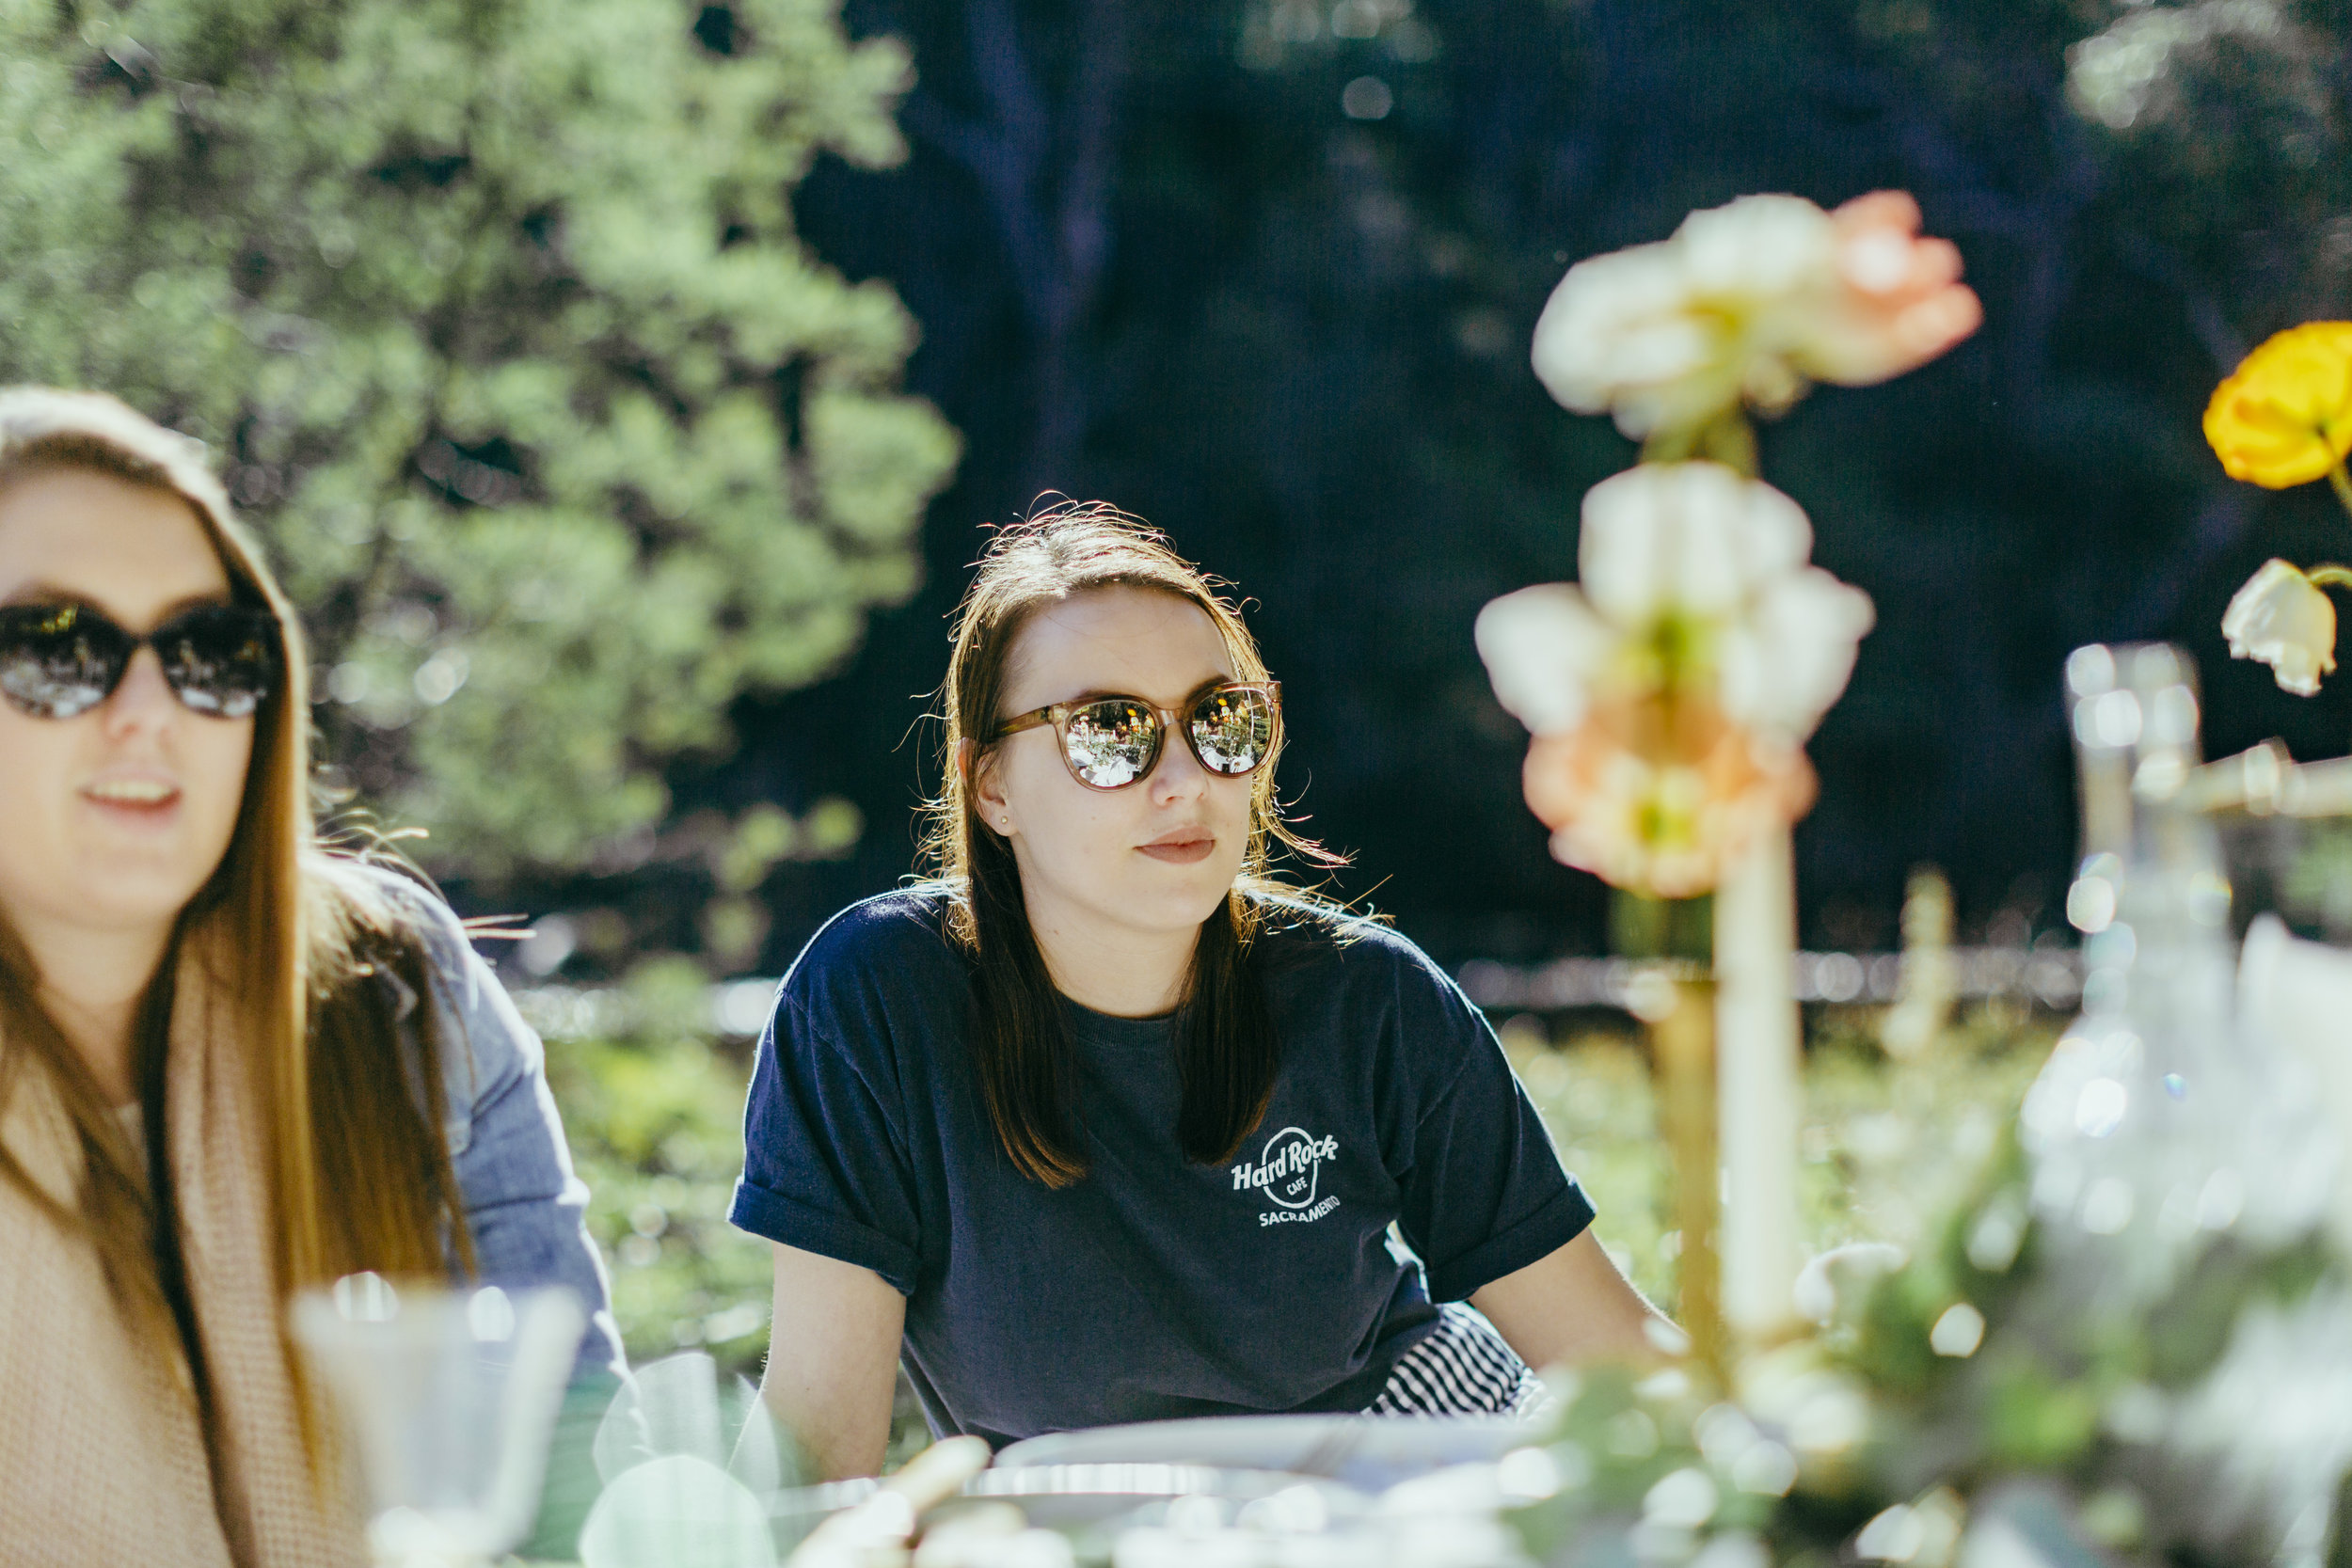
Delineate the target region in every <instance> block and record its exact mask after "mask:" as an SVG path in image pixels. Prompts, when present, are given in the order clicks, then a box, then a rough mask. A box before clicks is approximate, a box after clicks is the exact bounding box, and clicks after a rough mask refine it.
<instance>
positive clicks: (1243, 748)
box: [992, 681, 1282, 790]
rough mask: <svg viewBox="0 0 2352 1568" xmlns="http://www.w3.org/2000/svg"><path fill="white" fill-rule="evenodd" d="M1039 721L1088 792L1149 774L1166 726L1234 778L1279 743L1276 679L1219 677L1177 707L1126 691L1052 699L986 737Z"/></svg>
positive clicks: (1207, 765) (1203, 760)
mask: <svg viewBox="0 0 2352 1568" xmlns="http://www.w3.org/2000/svg"><path fill="white" fill-rule="evenodd" d="M1042 724H1051V725H1052V726H1053V727H1054V733H1055V736H1056V737H1057V738H1058V739H1059V740H1060V742H1061V759H1062V762H1063V763H1064V765H1065V766H1067V767H1068V768H1069V769H1070V775H1071V777H1072V778H1074V779H1076V780H1077V781H1078V782H1079V783H1080V784H1084V785H1086V786H1087V787H1088V788H1089V789H1104V790H1108V789H1124V788H1126V787H1127V786H1128V785H1129V784H1134V783H1135V782H1136V780H1138V779H1145V778H1149V777H1150V776H1151V774H1152V768H1154V767H1156V766H1157V765H1158V763H1159V760H1160V748H1161V746H1162V745H1163V744H1164V743H1165V742H1166V740H1167V736H1168V726H1169V725H1171V724H1172V725H1174V726H1175V727H1176V729H1177V731H1178V733H1180V734H1181V735H1183V736H1184V744H1185V746H1186V747H1188V748H1189V749H1190V750H1191V752H1192V754H1193V757H1194V759H1195V760H1197V761H1198V762H1199V763H1200V766H1201V767H1202V768H1204V769H1206V770H1207V771H1209V772H1211V773H1214V774H1216V775H1217V776H1218V777H1220V778H1228V779H1232V778H1239V777H1241V776H1242V775H1243V774H1245V773H1249V772H1254V771H1255V770H1256V769H1257V768H1260V767H1262V766H1263V764H1264V763H1265V760H1266V759H1267V758H1268V757H1270V756H1272V755H1273V754H1274V752H1275V749H1276V747H1277V746H1278V745H1279V743H1280V740H1281V733H1282V684H1281V682H1279V681H1221V682H1219V683H1218V684H1216V685H1215V686H1211V687H1206V688H1203V689H1201V690H1200V691H1199V692H1198V693H1196V694H1195V695H1194V696H1193V697H1192V698H1191V700H1190V701H1188V702H1186V703H1185V704H1184V706H1183V707H1182V708H1181V709H1176V708H1163V707H1155V706H1153V705H1152V704H1150V703H1147V702H1145V701H1144V700H1143V699H1142V698H1140V697H1126V696H1108V697H1089V698H1088V699H1087V700H1086V701H1084V702H1080V703H1055V704H1053V705H1049V706H1046V707H1041V708H1036V709H1033V710H1032V711H1030V712H1027V713H1024V714H1021V715H1020V716H1018V717H1016V718H1012V719H1008V720H1006V721H1004V722H1003V723H1002V724H999V725H998V726H997V727H996V734H995V735H994V736H993V737H992V738H993V739H996V740H1002V739H1003V738H1005V736H1009V735H1018V734H1020V733H1021V732H1022V731H1023V730H1031V729H1036V728H1037V727H1039V726H1040V725H1042Z"/></svg>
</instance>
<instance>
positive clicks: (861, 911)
mask: <svg viewBox="0 0 2352 1568" xmlns="http://www.w3.org/2000/svg"><path fill="white" fill-rule="evenodd" d="M957 897H958V893H957V891H956V889H954V888H953V887H951V886H949V885H948V884H946V883H943V882H936V881H930V882H915V883H911V884H909V885H907V886H905V887H898V888H893V889H891V890H890V891H889V892H887V893H878V894H876V895H873V896H872V897H870V898H861V899H859V900H858V901H857V902H856V903H854V904H851V905H850V907H849V908H848V909H845V910H843V911H841V912H840V913H838V914H836V915H834V917H833V918H832V919H830V920H828V921H826V922H825V923H824V925H822V926H820V927H818V929H817V934H816V935H815V936H812V937H810V938H809V939H808V942H807V945H805V946H804V947H803V948H802V949H801V954H800V957H799V958H794V959H793V960H792V967H791V968H790V969H787V971H785V975H784V989H785V992H786V994H787V995H790V996H793V997H795V998H796V999H798V1000H800V1001H802V1002H803V1004H805V1003H808V1002H811V1001H814V1000H817V999H818V998H820V997H824V996H827V995H831V994H836V993H838V992H840V991H842V990H844V989H845V988H849V989H854V990H858V991H861V992H865V991H872V990H885V991H887V990H902V989H909V988H912V989H914V990H922V991H926V992H928V991H930V990H935V989H936V988H937V986H938V985H939V983H940V982H941V981H942V980H944V979H951V978H952V979H954V980H957V981H961V979H962V977H963V975H964V974H965V973H966V963H965V959H964V958H963V955H962V954H961V952H960V951H959V950H958V949H957V947H956V944H955V941H954V939H953V938H952V937H951V936H950V935H949V934H948V919H949V916H950V913H951V911H952V910H953V908H954V905H955V901H956V898H957Z"/></svg>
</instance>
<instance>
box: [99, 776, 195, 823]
mask: <svg viewBox="0 0 2352 1568" xmlns="http://www.w3.org/2000/svg"><path fill="white" fill-rule="evenodd" d="M82 799H84V800H87V801H89V802H90V803H91V804H93V805H99V806H104V807H106V808H107V809H109V810H111V811H119V812H128V813H132V814H134V815H136V816H153V815H156V814H158V813H161V812H164V811H167V810H168V809H170V808H171V807H173V806H175V805H178V804H179V803H180V786H179V785H177V784H165V783H162V782H161V781H159V780H155V779H109V780H107V781H105V782H104V783H103V784H89V785H87V786H85V787H84V789H83V790H82Z"/></svg>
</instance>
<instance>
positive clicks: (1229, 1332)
mask: <svg viewBox="0 0 2352 1568" xmlns="http://www.w3.org/2000/svg"><path fill="white" fill-rule="evenodd" d="M943 705H944V707H945V710H946V715H945V716H946V746H947V760H948V766H947V767H946V778H945V785H944V789H943V792H942V795H941V797H940V799H939V800H937V801H935V802H933V803H932V807H931V833H930V842H929V847H930V853H931V856H932V858H933V859H934V861H935V863H936V867H937V872H938V874H937V876H936V877H934V878H933V879H931V880H930V881H927V882H923V883H919V884H916V885H913V886H909V887H905V888H902V889H900V890H898V891H896V892H892V893H888V894H884V895H881V896H879V897H875V898H870V899H867V900H866V901H864V902H863V903H860V904H857V905H855V906H852V907H851V908H850V909H849V910H847V911H844V912H843V913H841V914H840V915H838V916H836V917H835V918H834V920H833V921H832V922H830V923H829V924H828V925H827V926H826V927H824V928H823V929H822V930H821V931H819V932H818V935H817V936H816V937H815V938H814V939H813V940H812V941H811V942H809V944H808V946H807V948H806V949H805V950H804V951H803V953H802V955H801V957H800V958H799V959H798V960H797V961H796V962H795V963H794V964H793V966H792V968H791V970H790V972H789V973H788V974H787V975H786V976H785V980H784V984H783V986H782V989H781V991H780V993H779V995H778V998H777V1002H776V1005H775V1009H774V1013H773V1015H772V1018H771V1022H770V1024H769V1026H768V1028H767V1030H766V1032H765V1033H764V1035H763V1037H762V1038H761V1040H760V1043H759V1049H758V1054H757V1060H756V1065H755V1069H754V1075H753V1080H752V1085H751V1091H750V1095H749V1100H748V1104H747V1107H746V1111H745V1124H744V1125H745V1155H744V1170H743V1176H742V1180H741V1181H740V1182H739V1185H738V1187H737V1189H736V1195H735V1199H734V1204H733V1210H732V1214H733V1218H734V1221H735V1223H736V1224H737V1225H739V1226H740V1227H744V1228H745V1229H747V1230H750V1231H753V1232H755V1233H756V1234H758V1235H760V1236H763V1237H766V1238H768V1239H769V1240H770V1241H771V1242H772V1243H774V1246H775V1317H774V1326H773V1329H772V1338H771V1345H770V1352H769V1359H768V1365H767V1370H766V1374H765V1377H764V1380H763V1383H762V1391H763V1394H764V1396H765V1398H766V1400H767V1402H768V1404H769V1407H770V1408H771V1410H772V1411H773V1412H774V1413H775V1415H776V1416H777V1417H778V1418H779V1419H780V1420H782V1421H783V1422H784V1423H785V1424H786V1425H787V1427H789V1428H790V1429H791V1430H792V1431H793V1432H794V1433H796V1434H797V1435H798V1436H799V1438H800V1439H801V1441H802V1443H803V1446H804V1448H805V1449H807V1450H808V1452H809V1454H810V1455H811V1457H812V1458H813V1460H814V1461H815V1462H816V1464H817V1465H818V1466H819V1467H820V1468H821V1469H822V1470H823V1471H824V1472H825V1473H826V1474H828V1475H832V1476H848V1475H857V1474H867V1473H871V1472H872V1471H874V1470H875V1469H876V1468H877V1467H878V1466H879V1465H880V1464H881V1462H882V1453H883V1448H884V1443H885V1440H886V1437H887V1433H888V1426H889V1420H890V1406H891V1396H892V1390H893V1386H894V1381H895V1373H896V1368H897V1366H898V1363H899V1362H900V1361H901V1359H902V1358H903V1362H904V1366H905V1369H906V1371H907V1373H908V1376H909V1378H910V1380H911V1381H912V1382H913V1384H914V1388H915V1391H916V1393H917V1394H918V1396H919V1397H920V1399H921V1401H922V1403H923V1407H924V1412H925V1415H926V1416H927V1418H929V1420H930V1425H931V1427H932V1428H933V1430H934V1431H935V1432H937V1433H941V1434H943V1435H945V1434H948V1433H973V1434H977V1435H979V1436H983V1437H985V1438H987V1439H988V1440H989V1441H990V1442H991V1443H993V1444H997V1445H1002V1444H1005V1443H1007V1442H1010V1441H1014V1440H1017V1439H1020V1438H1024V1437H1028V1436H1032V1435H1035V1434H1038V1433H1045V1432H1053V1431H1062V1430H1069V1429H1074V1428H1082V1427H1089V1426H1097V1425H1104V1424H1108V1423H1114V1422H1124V1421H1136V1420H1149V1419H1158V1418H1175V1417H1186V1416H1209V1415H1231V1414H1243V1413H1267V1412H1356V1411H1369V1412H1375V1413H1387V1412H1393V1413H1398V1414H1412V1413H1431V1414H1434V1413H1443V1412H1472V1411H1488V1412H1502V1411H1512V1410H1518V1409H1522V1408H1524V1407H1525V1406H1526V1405H1527V1404H1529V1403H1530V1402H1531V1401H1532V1400H1533V1399H1534V1397H1535V1395H1536V1393H1537V1391H1538V1389H1539V1387H1540V1386H1539V1385H1537V1384H1535V1383H1534V1379H1533V1378H1532V1377H1531V1376H1530V1375H1529V1373H1528V1370H1527V1369H1528V1367H1529V1366H1530V1365H1534V1366H1543V1365H1547V1364H1549V1363H1553V1362H1558V1361H1564V1360H1568V1361H1573V1360H1581V1359H1589V1358H1595V1357H1609V1356H1623V1357H1630V1358H1642V1357H1645V1356H1651V1355H1655V1354H1657V1352H1656V1350H1655V1348H1654V1347H1655V1346H1656V1345H1657V1344H1659V1343H1661V1342H1668V1341H1670V1339H1671V1338H1672V1337H1673V1336H1674V1331H1673V1329H1672V1327H1671V1325H1669V1324H1666V1323H1664V1321H1663V1320H1662V1319H1661V1318H1660V1317H1659V1316H1658V1315H1657V1314H1656V1313H1655V1311H1654V1310H1653V1309H1652V1308H1651V1307H1649V1305H1648V1304H1647V1303H1646V1302H1645V1301H1644V1300H1643V1299H1642V1298H1641V1296H1640V1295H1639V1294H1638V1293H1637V1292H1635V1291H1634V1290H1633V1289H1632V1288H1631V1286H1630V1285H1629V1284H1628V1283H1627V1282H1626V1280H1625V1278H1624V1276H1623V1275H1621V1274H1620V1273H1619V1272H1618V1271H1617V1269H1616V1268H1615V1266H1614V1265H1613V1263H1612V1262H1611V1261H1610V1259H1609V1258H1608V1256H1607V1254H1606V1253H1605V1252H1603V1251H1602V1249H1601V1247H1600V1245H1599V1243H1597V1241H1596V1240H1595V1238H1594V1236H1593V1234H1592V1231H1591V1228H1590V1227H1591V1222H1592V1219H1593V1210H1592V1208H1591V1206H1590V1204H1589V1203H1588V1202H1587V1201H1586V1199H1585V1196H1584V1195H1583V1193H1582V1192H1581V1190H1580V1188H1579V1187H1578V1185H1577V1183H1576V1181H1575V1180H1574V1179H1573V1178H1571V1177H1570V1176H1568V1175H1567V1174H1566V1173H1565V1171H1564V1170H1562V1168H1561V1166H1560V1162H1559V1159H1558V1156H1557V1155H1556V1153H1555V1152H1554V1150H1553V1148H1552V1147H1551V1144H1550V1142H1549V1138H1548V1136H1547V1135H1546V1133H1545V1131H1544V1129H1543V1127H1542V1125H1541V1123H1540V1122H1539V1121H1538V1120H1537V1118H1536V1116H1535V1113H1534V1108H1533V1106H1532V1105H1531V1104H1530V1103H1529V1101H1528V1100H1527V1097H1526V1095H1525V1094H1524V1092H1523V1091H1522V1090H1521V1089H1520V1087H1519V1085H1518V1082H1517V1080H1516V1079H1515V1078H1514V1076H1513V1074H1512V1072H1511V1069H1510V1067H1509V1065H1508V1063H1507V1062H1506V1061H1505V1059H1504V1057H1503V1055H1502V1050H1501V1047H1500V1045H1499V1044H1498V1042H1497V1041H1496V1039H1495V1037H1494V1035H1493V1034H1492V1032H1491V1031H1490V1030H1489V1029H1488V1028H1487V1026H1486V1022H1485V1020H1484V1019H1483V1018H1482V1017H1481V1016H1480V1015H1479V1013H1478V1011H1477V1010H1476V1009H1475V1008H1474V1007H1473V1006H1470V1003H1469V1002H1468V1001H1467V1000H1466V999H1465V998H1464V997H1463V996H1462V994H1461V992H1460V991H1459V990H1457V989H1456V988H1455V987H1454V984H1453V982H1452V981H1451V980H1449V979H1448V978H1447V977H1446V975H1445V974H1443V973H1442V972H1441V971H1439V970H1438V968H1437V966H1436V965H1435V964H1433V963H1432V962H1431V961H1430V960H1429V959H1428V958H1426V957H1425V956H1424V955H1422V952H1421V951H1420V950H1419V949H1418V948H1416V947H1415V946H1414V945H1413V944H1412V943H1411V942H1406V940H1405V939H1404V938H1402V937H1400V936H1398V935H1397V934H1396V933H1394V932H1393V931H1391V930H1390V929H1388V928H1387V927H1383V926H1381V925H1379V924H1377V923H1375V922H1373V921H1370V920H1366V919H1362V918H1359V917H1356V916H1352V915H1350V914H1348V913H1346V912H1344V911H1341V910H1339V909H1337V908H1335V907H1333V906H1331V905H1330V904H1328V903H1327V902H1326V901H1323V900H1320V899H1318V898H1315V897H1313V896H1311V895H1307V894H1305V893H1302V892H1301V891H1299V890H1297V889H1295V888H1293V887H1290V886H1288V885H1286V884H1284V883H1282V882H1280V881H1279V880H1277V879H1275V878H1274V877H1272V876H1271V875H1270V874H1269V872H1268V869H1267V860H1268V855H1269V852H1270V850H1271V849H1272V848H1273V847H1274V845H1275V844H1276V843H1278V842H1279V843H1281V844H1284V845H1287V846H1288V847H1290V848H1291V849H1292V850H1293V851H1294V852H1295V853H1297V854H1299V855H1300V856H1301V857H1302V858H1304V859H1306V860H1308V861H1310V862H1311V863H1327V864H1328V863H1336V858H1335V857H1332V856H1329V855H1327V854H1326V853H1325V852H1324V851H1322V850H1321V849H1319V848H1318V847H1316V846H1313V845H1311V844H1310V843H1307V842H1306V841H1304V840H1301V839H1299V838H1298V837H1297V836H1296V835H1295V833H1294V832H1292V831H1291V829H1290V828H1289V827H1288V826H1287V824H1285V823H1284V822H1283V820H1282V819H1281V817H1280V816H1279V809H1278V806H1277V801H1276V796H1275V788H1274V761H1275V757H1276V755H1277V753H1278V752H1279V750H1280V747H1281V706H1280V689H1279V686H1278V685H1276V684H1275V683H1274V682H1273V681H1272V680H1271V679H1270V678H1269V677H1268V673H1267V671H1266V669H1265V667H1264V665H1263V661H1262V660H1261V658H1260V657H1259V654H1258V651H1257V648H1256V645H1255V644H1254V642H1253V641H1252V640H1251V639H1250V636H1249V634H1248V630H1247V629H1246V628H1245V627H1244V626H1243V624H1242V622H1241V619H1240V617H1239V615H1238V613H1237V612H1236V611H1235V610H1233V609H1232V607H1231V606H1230V605H1229V604H1227V603H1226V602H1225V601H1224V600H1222V599H1221V598H1219V597H1218V595H1217V594H1216V592H1215V591H1214V589H1213V588H1212V586H1211V584H1210V583H1209V581H1208V580H1207V579H1205V578H1203V577H1202V576H1201V575H1200V573H1199V572H1198V571H1196V570H1195V569H1194V568H1193V567H1192V566H1191V565H1189V564H1188V563H1187V562H1184V561H1183V560H1182V559H1181V558H1180V557H1178V556H1177V555H1176V554H1175V552H1174V551H1173V550H1172V549H1170V548H1169V547H1168V545H1167V543H1166V542H1165V540H1163V539H1162V538H1161V537H1160V536H1158V535H1157V534H1155V533H1153V532H1152V531H1148V530H1146V529H1144V528H1143V527H1142V526H1140V525H1139V524H1137V523H1136V521H1135V520H1134V519H1132V518H1129V517H1126V516H1125V515H1122V514H1120V513H1118V512H1116V511H1114V510H1112V509H1110V508H1107V507H1104V506H1101V505H1098V504H1086V505H1078V504H1071V505H1065V506H1063V507H1059V508H1057V509H1054V510H1051V511H1048V512H1046V513H1043V514H1041V515H1039V516H1037V517H1035V518H1032V519H1031V520H1030V521H1028V522H1027V523H1025V524H1023V525H1020V526H1016V527H1012V528H1009V529H1006V530H1004V531H1000V532H999V533H998V534H997V535H996V537H995V539H994V541H993V544H992V546H991V547H990V548H989V550H988V552H987V554H986V556H985V558H984V559H983V561H982V562H981V563H980V567H979V571H978V575H977V578H976V579H975V581H974V583H973V584H972V587H971V589H970V591H969V592H968V594H966V596H965V598H964V601H963V604H962V607H961V610H960V611H959V613H958V617H957V623H956V631H955V638H954V645H953V653H952V655H951V658H950V663H949V667H948V672H947V677H946V684H945V687H944V689H943ZM1400 1239H1401V1241H1400ZM1465 1304H1467V1305H1465Z"/></svg>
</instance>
